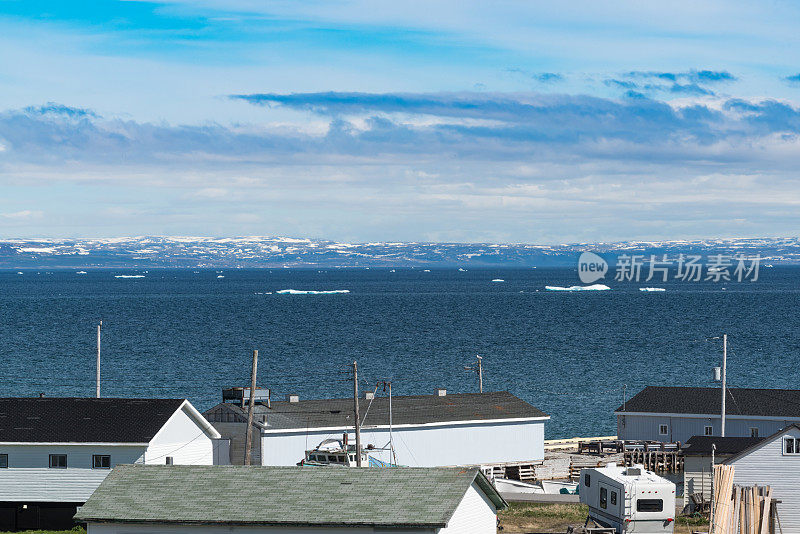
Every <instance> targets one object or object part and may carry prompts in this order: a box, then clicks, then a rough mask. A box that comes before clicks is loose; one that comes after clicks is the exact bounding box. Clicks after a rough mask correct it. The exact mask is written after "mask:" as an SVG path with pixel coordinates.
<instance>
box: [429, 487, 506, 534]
mask: <svg viewBox="0 0 800 534" xmlns="http://www.w3.org/2000/svg"><path fill="white" fill-rule="evenodd" d="M495 532H497V510H496V508H495V507H494V504H493V503H492V501H490V500H489V499H487V498H486V495H484V493H483V492H482V491H481V489H480V488H479V487H478V485H477V484H476V483H475V482H473V483H472V485H471V486H470V488H469V489H468V490H467V493H466V494H465V495H464V498H463V499H462V500H461V503H460V504H459V505H458V507H457V508H456V511H455V512H454V513H453V517H451V518H450V521H449V522H448V523H447V527H445V528H443V529H440V530H439V533H440V534H494V533H495Z"/></svg>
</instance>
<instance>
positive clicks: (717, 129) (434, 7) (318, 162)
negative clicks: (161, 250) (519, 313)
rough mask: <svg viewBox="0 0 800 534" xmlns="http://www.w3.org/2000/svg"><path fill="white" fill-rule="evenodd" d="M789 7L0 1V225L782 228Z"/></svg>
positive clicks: (43, 229)
mask: <svg viewBox="0 0 800 534" xmlns="http://www.w3.org/2000/svg"><path fill="white" fill-rule="evenodd" d="M799 20H800V4H798V3H796V2H789V1H786V2H784V1H771V0H766V1H764V2H739V1H735V0H730V1H725V2H718V1H715V0H709V1H707V2H696V1H692V2H689V1H685V2H684V1H674V2H640V1H609V2H595V1H583V0H576V1H568V2H538V1H519V2H511V1H502V0H500V1H497V2H472V1H469V0H458V1H439V2H436V1H434V2H431V1H429V0H428V1H425V2H422V1H414V0H409V1H406V2H383V1H378V0H371V1H357V0H354V1H345V0H342V1H330V2H318V1H315V0H306V1H303V2H287V1H280V0H277V1H269V2H263V1H256V0H252V1H251V0H226V1H222V0H204V1H181V0H178V1H174V2H138V1H123V2H114V1H106V2H73V3H69V2H38V1H35V0H27V1H26V0H19V1H17V0H0V51H2V52H0V239H1V238H14V237H25V238H35V237H122V236H137V235H192V236H242V235H281V236H292V237H310V238H325V239H335V240H340V241H351V242H364V241H449V242H525V243H541V244H554V243H573V242H602V241H606V242H608V241H622V240H632V239H653V240H656V239H692V238H710V237H778V236H787V237H788V236H797V235H798V233H799V232H798V228H800V174H799V173H800V165H799V164H798V163H800V32H798V31H797V22H798V21H799Z"/></svg>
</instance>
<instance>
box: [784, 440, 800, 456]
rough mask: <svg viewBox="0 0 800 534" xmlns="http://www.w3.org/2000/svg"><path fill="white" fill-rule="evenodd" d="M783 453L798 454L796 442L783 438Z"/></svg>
mask: <svg viewBox="0 0 800 534" xmlns="http://www.w3.org/2000/svg"><path fill="white" fill-rule="evenodd" d="M783 453H784V454H800V451H798V450H797V440H796V439H794V438H783Z"/></svg>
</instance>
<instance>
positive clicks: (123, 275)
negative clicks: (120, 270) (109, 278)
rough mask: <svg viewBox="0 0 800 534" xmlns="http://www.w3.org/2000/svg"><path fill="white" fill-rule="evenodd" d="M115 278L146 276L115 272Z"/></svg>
mask: <svg viewBox="0 0 800 534" xmlns="http://www.w3.org/2000/svg"><path fill="white" fill-rule="evenodd" d="M114 278H144V275H143V274H115V275H114Z"/></svg>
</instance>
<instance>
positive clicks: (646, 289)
mask: <svg viewBox="0 0 800 534" xmlns="http://www.w3.org/2000/svg"><path fill="white" fill-rule="evenodd" d="M639 291H666V289H665V288H663V287H640V288H639Z"/></svg>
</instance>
